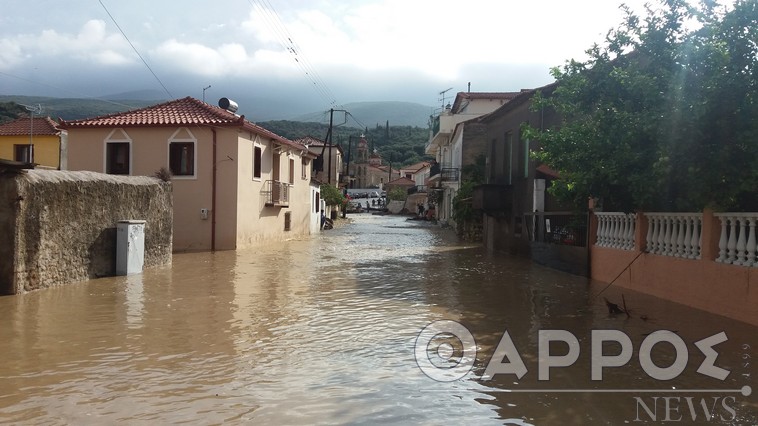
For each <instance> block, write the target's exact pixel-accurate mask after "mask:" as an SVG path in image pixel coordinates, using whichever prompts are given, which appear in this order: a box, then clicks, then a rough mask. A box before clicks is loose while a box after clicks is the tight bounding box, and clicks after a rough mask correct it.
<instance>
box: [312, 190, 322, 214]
mask: <svg viewBox="0 0 758 426" xmlns="http://www.w3.org/2000/svg"><path fill="white" fill-rule="evenodd" d="M313 201H314V202H313V211H314V212H316V213H318V212H320V211H321V193H319V192H317V193H316V194H315V199H314V200H313Z"/></svg>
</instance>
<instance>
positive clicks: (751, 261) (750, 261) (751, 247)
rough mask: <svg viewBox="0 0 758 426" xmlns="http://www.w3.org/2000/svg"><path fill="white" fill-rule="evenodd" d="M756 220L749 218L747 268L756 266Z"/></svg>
mask: <svg viewBox="0 0 758 426" xmlns="http://www.w3.org/2000/svg"><path fill="white" fill-rule="evenodd" d="M755 220H756V219H755V218H752V217H751V218H748V224H749V226H748V238H747V245H746V250H747V259H745V266H755V265H756V258H755V257H756V253H755V249H756V241H755Z"/></svg>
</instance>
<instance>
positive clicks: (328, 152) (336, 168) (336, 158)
mask: <svg viewBox="0 0 758 426" xmlns="http://www.w3.org/2000/svg"><path fill="white" fill-rule="evenodd" d="M322 150H323V151H324V170H322V171H320V172H318V173H316V174H315V175H314V176H313V177H314V179H316V180H318V181H319V182H327V181H329V183H330V184H332V185H337V184H338V183H340V177H341V175H342V170H343V164H342V161H343V160H342V153H341V152H340V149H339V148H337V147H336V146H333V147H331V148H328V147H327V148H326V149H325V148H324V147H323V146H318V145H311V146H310V147H309V151H310V152H311V153H312V154H315V155H321V151H322ZM330 156H331V160H330ZM330 161H331V164H332V167H331V170H332V173H331V180H329V178H330V176H329V162H330ZM311 168H312V167H311ZM298 173H299V172H298Z"/></svg>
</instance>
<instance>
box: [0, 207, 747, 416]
mask: <svg viewBox="0 0 758 426" xmlns="http://www.w3.org/2000/svg"><path fill="white" fill-rule="evenodd" d="M352 221H353V222H352V223H350V224H347V225H344V226H341V227H339V228H337V229H334V230H331V231H326V232H324V233H323V234H322V235H319V236H314V237H312V238H310V239H307V240H299V241H288V242H282V243H274V244H268V245H266V246H265V247H261V248H259V249H256V250H249V251H238V252H217V253H190V254H177V255H175V256H174V259H173V265H172V266H171V267H165V268H156V269H151V270H147V271H145V272H144V273H143V274H140V275H132V276H129V277H113V278H103V279H97V280H92V281H88V282H84V283H79V284H73V285H68V286H63V287H58V288H53V289H48V290H43V291H39V292H34V293H30V294H26V295H20V296H8V297H2V298H0V324H2V327H1V328H0V348H2V353H3V355H4V360H3V363H2V364H0V422H4V423H15V424H106V423H115V422H120V423H128V424H166V423H191V424H217V423H244V422H248V423H255V424H334V423H390V424H441V423H463V424H504V423H505V424H534V425H567V424H577V425H580V424H609V425H616V424H625V423H638V422H637V421H635V420H640V421H648V422H649V421H651V420H652V419H655V420H657V421H659V422H660V421H663V420H665V419H666V418H668V419H669V420H670V421H674V420H675V419H677V418H680V419H681V422H679V424H693V423H697V424H702V422H705V421H706V414H704V410H705V411H708V414H710V415H713V416H714V418H713V419H712V420H711V421H708V422H707V423H708V424H756V423H758V414H757V413H758V403H757V401H756V396H755V394H754V393H751V394H750V395H749V396H745V395H743V394H742V393H740V392H738V391H739V390H742V389H743V387H744V386H751V387H752V388H755V384H754V382H755V377H756V374H758V372H757V371H756V369H755V362H754V359H755V357H757V356H758V333H756V328H755V327H751V326H748V325H746V324H742V323H738V322H734V321H730V320H727V319H725V318H722V317H719V316H715V315H710V314H707V313H704V312H701V311H696V310H692V309H688V308H686V307H683V306H680V305H677V304H674V303H671V302H667V301H663V300H660V299H656V298H652V297H649V296H645V295H641V294H637V293H634V292H631V291H628V290H624V291H623V293H624V296H625V300H626V303H627V304H628V307H629V309H630V310H631V311H632V313H633V315H632V316H631V317H629V318H628V317H626V316H625V315H609V314H608V311H607V309H606V306H605V303H604V301H603V297H607V298H608V299H609V300H612V301H614V302H619V303H620V301H621V293H622V290H621V289H618V288H616V287H614V286H611V287H609V288H608V289H607V290H605V291H604V292H603V294H602V295H601V296H600V297H597V296H596V294H597V293H598V292H599V291H600V290H602V289H603V288H604V287H605V286H604V285H596V284H592V283H588V282H587V280H586V279H584V278H581V277H576V276H572V275H567V274H563V273H560V272H556V271H553V270H550V269H547V268H544V267H541V266H538V265H534V264H532V263H531V262H529V261H527V260H524V259H520V258H512V257H507V256H505V255H501V254H494V255H491V254H487V253H486V252H485V251H484V250H483V249H481V248H480V247H475V246H471V245H464V244H460V243H456V242H455V241H454V239H452V238H451V235H450V234H449V231H446V230H440V229H438V228H434V227H431V226H428V225H427V224H425V223H414V222H409V221H406V220H405V219H403V218H399V217H391V216H371V215H367V214H362V215H353V216H352ZM643 318H644V319H643ZM437 320H453V321H456V322H459V323H461V324H462V325H464V326H466V327H467V328H468V329H469V330H470V332H471V333H472V335H473V337H474V338H475V339H476V347H475V349H476V356H475V360H474V363H473V369H472V371H471V372H470V373H469V374H468V375H467V376H466V377H465V378H464V379H461V380H456V381H452V382H439V381H435V380H433V379H431V378H430V377H428V376H427V375H426V374H424V372H422V371H421V369H420V368H419V367H418V365H417V363H416V358H415V351H414V345H415V344H416V341H417V337H418V336H419V333H420V331H421V330H422V329H423V328H424V327H426V326H427V325H429V324H430V323H431V322H433V321H437ZM550 329H560V330H567V331H569V332H571V333H572V334H573V335H575V336H576V337H577V340H578V343H579V347H580V349H581V353H580V355H579V357H578V359H577V361H576V362H574V363H573V364H572V365H571V366H568V367H564V368H553V369H551V370H550V377H549V380H539V378H538V372H539V368H538V365H539V359H540V357H539V338H538V336H539V331H540V330H550ZM600 329H614V330H622V331H623V332H625V333H626V334H627V335H628V336H629V337H630V339H631V342H632V343H633V348H634V350H633V356H632V357H631V361H630V362H629V363H628V364H626V365H625V366H623V367H618V368H608V369H605V370H604V371H603V380H601V381H593V380H591V364H592V363H591V355H590V354H591V343H592V342H591V341H592V336H591V331H592V330H600ZM664 329H665V330H672V331H674V332H675V333H676V335H677V336H679V337H681V339H682V340H683V341H685V342H686V344H687V350H688V351H687V353H686V354H685V355H688V357H687V358H688V363H687V364H686V368H685V370H684V372H682V373H681V374H680V375H678V376H677V377H676V378H673V379H670V380H666V381H661V380H655V379H652V378H650V377H649V374H647V373H646V372H645V371H644V369H643V368H642V367H641V364H640V361H639V353H640V351H639V348H640V345H641V342H642V341H643V340H644V339H645V338H647V337H648V336H649V335H650V334H651V333H653V332H655V331H657V330H664ZM506 330H507V331H508V333H509V336H510V338H511V340H512V342H513V345H514V346H515V348H516V350H517V351H518V354H519V356H520V358H521V359H522V360H523V362H524V364H525V367H526V368H527V372H526V374H524V375H523V376H522V377H521V378H517V376H516V375H515V374H498V375H496V376H495V377H494V378H493V379H491V380H486V381H484V380H480V379H478V378H477V377H478V376H481V375H482V374H483V372H484V370H485V368H486V365H487V361H489V359H490V357H491V356H492V354H493V353H494V352H495V347H496V346H497V345H498V342H499V341H500V338H501V336H502V335H503V333H504V332H505V331H506ZM721 331H724V332H725V333H726V335H727V336H728V340H727V341H726V342H723V343H721V344H719V345H717V346H715V349H716V350H717V351H718V353H719V357H718V359H717V361H716V365H717V366H719V367H723V368H724V369H727V370H729V375H728V377H727V378H726V379H725V380H720V379H716V378H713V377H709V376H707V375H704V374H701V373H698V372H697V371H696V370H697V369H698V366H699V365H700V364H701V363H702V362H703V360H704V359H705V356H703V355H702V354H701V351H699V350H698V348H697V347H696V346H695V344H694V343H695V342H696V341H698V340H701V339H704V338H706V337H709V336H712V335H714V334H717V333H719V332H721ZM442 337H444V336H442ZM602 348H603V353H604V354H605V355H608V356H610V355H613V354H619V353H620V351H621V350H620V346H619V345H614V344H613V343H606V344H604V345H602ZM429 349H431V352H426V351H423V350H422V351H421V352H423V353H427V355H429V356H430V358H431V359H432V360H433V361H434V362H435V363H436V365H438V366H441V367H449V366H451V365H455V362H450V361H448V362H446V361H445V359H444V358H440V357H439V356H438V355H436V354H438V353H439V354H441V355H442V356H443V357H445V358H447V357H449V356H452V358H451V359H452V360H453V361H456V360H461V359H463V360H466V359H467V358H466V356H469V355H471V349H472V347H466V346H462V345H461V344H460V342H459V341H458V340H456V339H451V338H446V339H445V338H443V339H435V340H434V341H431V342H429ZM567 352H568V345H567V344H561V343H560V342H554V343H553V344H552V345H551V346H550V354H551V355H553V356H560V355H562V354H566V353H567ZM652 352H653V355H654V357H653V359H654V360H655V362H656V365H657V366H658V367H660V368H665V367H668V366H670V365H672V364H673V363H674V360H675V358H676V357H677V353H676V352H675V350H674V348H673V346H671V345H669V344H667V343H661V344H658V345H656V346H655V348H654V350H653V351H652ZM679 355H680V356H681V355H682V354H679ZM462 356H463V358H461V357H462ZM503 362H509V359H508V358H506V359H505V360H504V361H503ZM746 393H747V392H746ZM666 404H668V405H666ZM646 409H647V411H646ZM666 416H668V417H666Z"/></svg>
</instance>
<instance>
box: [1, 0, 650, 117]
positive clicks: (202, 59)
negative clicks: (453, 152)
mask: <svg viewBox="0 0 758 426" xmlns="http://www.w3.org/2000/svg"><path fill="white" fill-rule="evenodd" d="M620 3H621V0H618V1H616V0H578V1H573V2H569V1H566V0H521V1H518V2H517V1H511V0H465V1H460V0H459V1H452V0H433V1H431V0H429V1H428V0H216V1H213V2H210V1H201V0H157V1H156V0H153V1H146V0H129V1H123V0H121V1H117V0H70V1H60V0H34V1H28V0H0V5H2V8H0V10H2V13H1V14H0V95H35V96H52V97H75V98H80V97H102V96H110V95H113V94H120V93H125V92H132V91H146V92H143V97H147V96H150V97H152V98H154V99H175V98H182V97H185V96H192V97H195V98H197V99H202V98H203V94H205V99H206V101H208V102H209V103H213V104H215V103H216V102H217V100H218V99H219V98H221V97H227V98H230V99H233V100H235V101H236V102H237V103H238V104H240V112H243V113H244V112H245V111H247V112H248V114H252V115H255V116H258V118H260V119H272V118H288V117H287V116H288V115H289V116H295V115H299V114H303V113H306V112H311V111H322V110H327V109H329V108H338V107H340V106H341V105H345V104H348V103H352V102H367V101H403V102H414V103H420V104H423V105H429V106H432V107H434V106H441V105H442V103H443V100H442V97H443V95H440V92H443V91H445V90H447V89H450V90H449V91H447V92H445V94H444V96H445V97H446V99H447V100H450V99H452V98H453V97H454V96H455V93H456V92H459V91H466V90H468V84H469V83H470V85H471V91H474V92H502V91H517V90H520V89H525V88H534V87H539V86H543V85H546V84H549V83H550V82H552V79H551V77H550V74H549V70H550V68H551V67H553V66H559V65H562V64H563V63H564V62H565V61H566V60H568V59H572V58H575V59H583V58H584V57H585V56H584V51H585V50H586V49H588V48H589V47H591V46H592V44H593V43H600V42H602V40H603V39H604V37H605V34H606V33H607V31H608V30H609V29H611V28H613V27H615V26H616V25H618V24H619V23H620V22H621V18H622V12H621V11H620V9H619V5H620ZM626 3H627V4H628V5H629V6H630V7H632V8H633V9H635V10H642V4H643V3H644V0H627V1H626ZM209 86H210V87H209ZM204 88H207V89H206V90H205V91H203V89H204ZM445 102H446V101H445Z"/></svg>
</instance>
